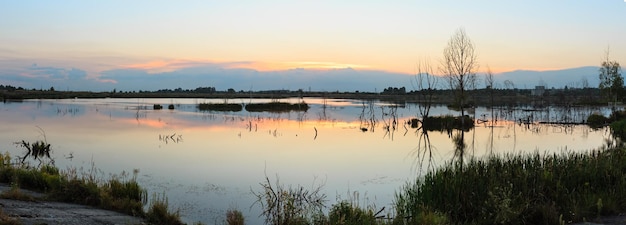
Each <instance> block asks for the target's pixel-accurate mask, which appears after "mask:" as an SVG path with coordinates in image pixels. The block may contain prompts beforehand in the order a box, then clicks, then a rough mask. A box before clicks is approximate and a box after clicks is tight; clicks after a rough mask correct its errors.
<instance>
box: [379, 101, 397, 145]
mask: <svg viewBox="0 0 626 225" xmlns="http://www.w3.org/2000/svg"><path fill="white" fill-rule="evenodd" d="M388 108H389V111H388V112H385V107H381V110H382V116H381V118H382V121H383V123H385V125H384V126H383V129H385V136H384V137H390V138H391V140H393V134H394V133H395V131H396V129H397V126H398V113H397V112H398V105H393V106H389V107H388ZM385 116H388V118H385ZM384 137H383V138H384Z"/></svg>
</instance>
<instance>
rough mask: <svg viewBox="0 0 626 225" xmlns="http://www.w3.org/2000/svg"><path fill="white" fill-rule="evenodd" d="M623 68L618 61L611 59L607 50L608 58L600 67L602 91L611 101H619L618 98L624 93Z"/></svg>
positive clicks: (600, 86)
mask: <svg viewBox="0 0 626 225" xmlns="http://www.w3.org/2000/svg"><path fill="white" fill-rule="evenodd" d="M621 70H622V67H620V65H619V63H618V62H617V61H611V60H610V59H609V50H608V49H607V50H606V58H605V59H604V61H603V62H602V66H601V67H600V75H599V78H600V84H599V88H600V91H602V93H603V94H604V96H605V97H607V98H608V100H609V101H617V100H618V99H617V97H618V96H622V94H623V92H624V78H623V77H622V74H621Z"/></svg>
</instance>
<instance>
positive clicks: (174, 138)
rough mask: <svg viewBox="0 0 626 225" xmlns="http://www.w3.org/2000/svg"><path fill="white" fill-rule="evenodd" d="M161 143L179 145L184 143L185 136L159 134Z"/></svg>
mask: <svg viewBox="0 0 626 225" xmlns="http://www.w3.org/2000/svg"><path fill="white" fill-rule="evenodd" d="M159 141H162V142H165V144H169V142H172V143H179V142H182V141H183V135H182V134H178V135H177V134H176V133H173V134H159Z"/></svg>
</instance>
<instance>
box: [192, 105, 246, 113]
mask: <svg viewBox="0 0 626 225" xmlns="http://www.w3.org/2000/svg"><path fill="white" fill-rule="evenodd" d="M198 110H200V111H220V112H239V111H241V110H243V106H242V105H241V104H235V103H200V104H198Z"/></svg>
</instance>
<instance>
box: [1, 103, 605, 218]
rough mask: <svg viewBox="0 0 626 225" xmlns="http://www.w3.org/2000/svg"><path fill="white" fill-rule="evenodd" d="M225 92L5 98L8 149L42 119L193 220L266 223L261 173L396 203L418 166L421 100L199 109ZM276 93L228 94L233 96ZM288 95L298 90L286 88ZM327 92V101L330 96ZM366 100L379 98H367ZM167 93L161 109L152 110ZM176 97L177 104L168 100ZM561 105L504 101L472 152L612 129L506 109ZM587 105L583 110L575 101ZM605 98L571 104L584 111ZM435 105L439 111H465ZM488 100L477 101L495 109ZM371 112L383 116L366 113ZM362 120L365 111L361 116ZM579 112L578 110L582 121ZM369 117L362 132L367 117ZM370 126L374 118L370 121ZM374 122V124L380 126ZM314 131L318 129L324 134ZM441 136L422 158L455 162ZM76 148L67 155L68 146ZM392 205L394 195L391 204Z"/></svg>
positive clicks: (81, 155) (527, 146) (582, 146)
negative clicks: (507, 104)
mask: <svg viewBox="0 0 626 225" xmlns="http://www.w3.org/2000/svg"><path fill="white" fill-rule="evenodd" d="M224 101H225V100H222V99H65V100H29V101H24V102H23V103H5V104H0V121H1V122H2V126H1V127H0V150H1V151H9V152H11V153H12V154H13V155H19V154H21V153H22V149H19V148H17V147H16V146H15V145H14V144H13V142H15V141H19V140H22V139H24V140H27V141H35V140H37V139H40V138H42V135H41V133H40V131H39V129H38V128H37V127H41V129H43V130H44V131H45V135H46V138H47V140H48V142H49V143H51V144H52V147H53V151H54V156H55V157H56V163H57V165H58V166H59V167H60V168H66V167H75V168H83V169H84V170H88V169H89V168H91V164H92V162H93V163H94V164H95V166H96V167H97V168H99V169H100V170H101V173H102V176H103V177H106V176H108V175H109V174H119V173H120V172H122V171H127V172H130V171H132V170H133V169H135V168H137V169H139V170H140V174H139V180H140V182H141V183H142V184H144V185H145V186H146V187H147V188H149V191H150V192H151V193H163V192H164V193H166V194H167V195H168V196H169V200H170V204H171V205H172V206H173V207H178V208H181V210H182V211H181V213H182V215H183V217H184V218H185V219H186V220H188V221H189V222H194V221H199V220H201V221H204V222H205V223H213V222H215V221H221V220H222V219H223V218H224V212H225V210H227V209H229V208H237V209H239V210H241V211H242V212H243V213H244V215H245V216H246V220H247V221H249V222H251V224H255V223H261V221H262V219H260V218H257V215H258V214H259V212H260V211H259V210H260V209H258V207H256V208H252V210H250V211H249V208H250V205H251V204H252V202H253V200H254V199H253V197H252V195H251V194H250V188H253V189H255V190H258V188H259V187H260V186H259V185H258V184H259V182H262V181H263V179H264V176H265V173H267V175H268V176H269V177H270V178H271V180H275V179H276V176H278V177H279V179H280V181H281V182H282V183H284V184H285V185H297V184H300V185H303V186H304V187H311V186H312V184H313V182H317V183H321V182H325V183H326V185H325V187H324V190H325V192H326V194H327V195H328V200H329V202H328V206H330V204H332V203H334V202H335V199H336V196H337V195H339V196H342V198H344V199H345V198H347V197H348V195H349V194H350V193H352V192H355V191H356V192H359V193H360V198H361V199H360V202H361V203H362V204H376V206H377V207H378V208H380V207H382V206H386V205H388V204H391V203H392V201H393V194H394V192H395V191H396V190H398V188H400V186H402V185H403V184H404V183H405V182H406V181H409V180H411V179H414V178H415V177H416V176H417V175H418V174H419V172H417V171H418V168H420V164H419V162H422V160H421V159H422V158H418V155H419V156H420V157H421V156H423V155H424V153H425V152H424V151H425V149H424V148H423V147H422V148H420V146H423V142H420V133H418V132H416V130H415V129H411V128H410V126H408V125H405V123H406V121H407V120H408V119H409V118H411V117H415V116H416V115H417V114H418V111H417V106H416V105H413V104H407V105H406V106H405V107H399V108H397V111H396V115H397V120H396V121H397V125H396V130H395V131H394V130H393V129H392V128H390V129H389V130H390V132H388V133H387V132H386V130H387V129H386V128H385V126H392V125H393V117H392V115H393V111H392V110H391V108H389V107H385V106H388V105H389V104H385V103H380V102H368V101H361V100H331V99H329V100H323V99H305V101H306V102H307V103H309V104H312V106H311V109H309V110H308V111H307V112H306V113H298V112H291V113H283V114H276V113H248V112H246V111H245V110H244V111H241V112H200V111H198V110H197V108H196V105H197V104H198V103H206V102H212V103H223V102H224ZM268 101H270V100H269V99H230V100H228V102H229V103H249V102H268ZM281 101H287V102H291V103H295V102H298V101H299V100H298V99H287V100H281ZM324 103H326V105H325V106H324ZM370 103H372V104H374V105H372V107H370V105H369V104H370ZM153 104H162V105H163V106H164V107H165V108H164V109H162V110H152V105H153ZM169 104H174V105H175V106H176V109H175V110H168V109H167V105H169ZM559 111H562V110H560V109H553V110H551V111H550V112H549V113H547V112H532V111H510V112H509V111H506V110H502V111H500V110H497V111H496V112H497V115H498V117H499V118H500V122H499V123H498V124H497V125H496V126H495V127H494V129H493V132H492V130H491V129H490V128H489V127H487V126H485V125H484V124H482V125H478V126H477V127H476V129H473V130H472V131H470V132H468V133H466V134H465V138H466V140H465V143H466V145H467V146H468V150H467V151H466V152H469V153H473V155H474V156H477V157H480V156H483V155H486V154H488V153H489V152H491V150H490V146H491V140H492V135H491V134H493V153H494V154H505V153H510V152H515V153H518V152H534V151H539V152H561V151H585V150H589V149H592V148H597V147H599V146H601V145H602V144H603V142H604V139H605V138H607V137H608V136H609V135H608V132H607V131H606V130H599V131H592V130H590V129H589V128H587V127H585V126H574V127H569V128H564V127H562V126H551V125H542V126H538V125H531V126H529V127H526V126H523V125H515V124H514V123H512V122H506V121H503V118H506V119H517V118H523V119H527V118H533V119H535V120H540V119H546V118H548V119H551V120H559V119H563V118H565V117H564V116H562V114H560V113H559ZM579 111H581V112H579ZM593 111H597V110H576V112H568V115H569V119H570V120H581V118H586V115H588V114H589V113H591V112H593ZM457 113H458V112H455V111H452V110H450V109H448V108H446V107H435V108H433V109H432V110H431V115H438V114H457ZM490 113H491V111H488V110H486V109H484V108H479V109H477V110H476V115H477V116H476V117H477V118H482V116H481V115H483V114H485V118H490ZM372 115H373V116H374V119H375V120H374V121H375V122H376V124H375V126H373V127H372V126H371V124H367V122H371V121H372V120H371V116H372ZM360 118H361V119H363V120H361V119H360ZM577 122H578V121H577ZM362 127H367V128H368V130H367V131H366V132H362V131H361V129H360V128H362ZM372 128H373V129H372ZM372 130H373V131H372ZM316 135H317V136H316ZM428 136H429V138H430V142H431V143H432V145H433V149H432V151H427V152H426V154H425V155H426V156H429V155H431V157H427V158H426V159H425V160H424V161H423V165H421V166H422V167H423V168H426V167H427V166H428V162H429V161H431V162H432V163H431V165H433V166H437V165H441V164H443V163H446V162H449V161H450V160H451V159H452V158H453V156H454V154H453V150H452V149H453V144H452V141H451V139H450V138H449V136H448V134H447V133H446V132H443V133H441V132H429V133H428ZM69 155H73V156H74V158H72V159H68V158H66V156H69ZM387 208H388V209H390V208H391V207H387Z"/></svg>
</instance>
